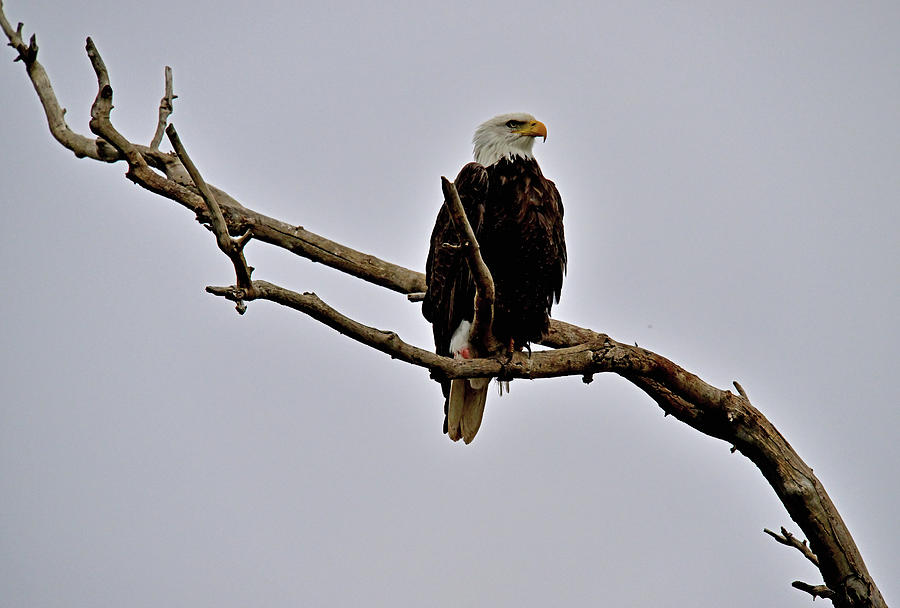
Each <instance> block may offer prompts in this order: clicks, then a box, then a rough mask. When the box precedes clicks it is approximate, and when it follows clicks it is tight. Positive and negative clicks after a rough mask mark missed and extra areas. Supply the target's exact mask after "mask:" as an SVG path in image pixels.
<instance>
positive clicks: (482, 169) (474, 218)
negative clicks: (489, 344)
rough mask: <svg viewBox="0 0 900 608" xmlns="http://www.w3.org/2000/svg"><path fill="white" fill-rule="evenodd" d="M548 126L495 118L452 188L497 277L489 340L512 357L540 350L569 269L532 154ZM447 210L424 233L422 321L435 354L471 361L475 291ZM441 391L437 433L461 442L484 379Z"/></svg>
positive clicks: (558, 207)
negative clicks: (427, 243) (427, 235)
mask: <svg viewBox="0 0 900 608" xmlns="http://www.w3.org/2000/svg"><path fill="white" fill-rule="evenodd" d="M537 137H543V138H544V140H546V139H547V127H546V126H544V124H543V123H542V122H540V121H538V120H536V119H535V118H534V117H533V116H531V115H530V114H523V113H515V114H503V115H500V116H495V117H494V118H491V119H490V120H488V121H486V122H484V123H483V124H482V125H480V126H479V127H478V128H477V129H476V131H475V135H474V137H473V138H472V143H473V144H474V145H475V162H473V163H469V164H467V165H466V166H464V167H463V168H462V170H461V171H460V172H459V175H458V176H457V178H456V182H455V184H456V188H457V191H458V192H459V197H460V200H461V202H462V204H463V208H464V209H465V211H466V216H467V217H468V219H469V223H470V224H471V225H472V229H473V230H474V232H475V238H476V239H477V240H478V243H479V245H480V247H481V254H482V257H483V258H484V261H485V264H487V267H488V268H489V269H490V271H491V275H492V277H493V279H494V288H495V298H494V316H493V326H492V329H493V334H494V336H495V337H496V338H497V340H498V341H499V342H500V343H501V344H503V345H507V344H508V345H509V347H510V352H512V350H513V349H521V348H523V347H524V348H528V349H529V350H530V347H531V343H532V342H539V341H540V340H541V339H542V338H543V336H544V335H545V334H546V332H547V331H548V330H549V327H550V308H551V307H552V306H553V302H554V301H556V302H559V295H560V291H561V289H562V281H563V275H564V274H565V271H566V242H565V236H564V234H563V224H562V219H563V205H562V200H561V199H560V196H559V191H558V190H557V189H556V186H555V185H554V183H553V182H552V181H550V180H548V179H547V178H546V177H544V174H543V173H541V168H540V167H539V166H538V164H537V161H536V160H535V159H534V156H533V154H532V151H531V150H532V146H533V145H534V140H535V138H537ZM458 243H459V237H458V236H457V234H456V230H455V229H454V227H453V223H452V221H451V219H450V214H449V212H448V211H447V209H446V206H441V209H440V211H439V212H438V216H437V221H436V222H435V225H434V230H433V231H432V234H431V247H430V249H429V251H428V260H427V262H426V266H425V281H426V284H427V292H426V294H425V300H424V302H423V306H422V314H423V315H424V316H425V318H426V319H427V320H428V321H429V322H430V323H431V324H432V329H433V332H434V343H435V348H436V352H437V354H439V355H443V356H446V357H451V356H452V357H462V358H471V357H474V356H478V355H479V354H481V353H478V352H477V345H474V344H472V343H471V341H470V339H469V331H470V329H471V322H472V317H473V312H474V298H475V285H474V282H473V281H472V277H471V276H470V274H469V268H468V264H467V262H466V258H465V253H464V252H463V251H462V250H461V249H458V248H453V247H452V246H451V247H447V244H450V245H453V244H458ZM437 379H438V380H439V381H440V382H441V387H442V389H443V392H444V399H445V401H444V413H445V418H444V432H445V433H447V434H448V435H449V436H450V439H452V440H453V441H457V440H458V439H459V438H460V437H462V438H463V440H464V441H465V442H466V443H469V442H471V441H472V439H474V437H475V433H477V432H478V428H479V426H481V419H482V416H483V415H484V403H485V399H486V397H487V390H488V384H489V383H490V378H473V379H468V380H453V381H450V380H447V379H446V378H437Z"/></svg>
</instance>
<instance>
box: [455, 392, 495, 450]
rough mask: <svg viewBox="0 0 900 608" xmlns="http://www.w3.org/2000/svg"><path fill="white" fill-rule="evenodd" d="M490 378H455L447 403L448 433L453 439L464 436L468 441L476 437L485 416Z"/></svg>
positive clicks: (464, 439)
mask: <svg viewBox="0 0 900 608" xmlns="http://www.w3.org/2000/svg"><path fill="white" fill-rule="evenodd" d="M489 385H490V378H472V379H469V380H453V381H452V382H451V383H450V397H449V398H448V403H447V434H448V435H449V436H450V439H452V440H453V441H458V440H459V438H460V437H462V439H463V441H465V442H466V443H471V442H472V440H473V439H475V434H476V433H477V432H478V429H479V427H480V426H481V419H482V417H483V416H484V403H485V400H486V399H487V393H488V386H489Z"/></svg>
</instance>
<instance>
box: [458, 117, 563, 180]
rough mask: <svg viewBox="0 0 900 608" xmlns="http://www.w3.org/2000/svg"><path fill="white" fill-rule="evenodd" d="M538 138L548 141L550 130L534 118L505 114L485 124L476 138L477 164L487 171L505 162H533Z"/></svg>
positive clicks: (477, 132)
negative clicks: (488, 168) (504, 160)
mask: <svg viewBox="0 0 900 608" xmlns="http://www.w3.org/2000/svg"><path fill="white" fill-rule="evenodd" d="M535 137H543V138H544V139H545V140H546V139H547V127H546V126H544V123H542V122H541V121H539V120H537V119H536V118H535V117H534V116H532V115H531V114H525V113H524V112H514V113H512V114H501V115H500V116H494V117H493V118H491V119H490V120H487V121H485V122H483V123H482V124H481V125H480V126H479V127H478V128H477V129H475V135H474V136H473V137H472V143H473V144H475V162H477V163H479V164H482V165H484V166H485V167H487V166H489V165H493V164H494V163H495V162H497V161H498V160H500V159H501V158H510V159H512V158H515V157H517V156H521V157H522V158H527V159H530V158H533V155H532V153H531V147H532V146H533V145H534V138H535Z"/></svg>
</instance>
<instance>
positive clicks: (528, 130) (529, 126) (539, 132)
mask: <svg viewBox="0 0 900 608" xmlns="http://www.w3.org/2000/svg"><path fill="white" fill-rule="evenodd" d="M516 133H518V134H520V135H528V136H529V137H543V138H544V141H547V125H545V124H544V123H542V122H541V121H539V120H533V121H531V122H526V123H525V124H524V125H522V128H521V129H519V130H518V131H516Z"/></svg>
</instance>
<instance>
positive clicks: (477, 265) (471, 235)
mask: <svg viewBox="0 0 900 608" xmlns="http://www.w3.org/2000/svg"><path fill="white" fill-rule="evenodd" d="M441 189H442V190H443V191H444V204H445V205H447V211H449V212H450V219H451V220H452V221H453V226H454V227H455V228H456V232H457V234H458V235H459V243H460V244H459V247H461V248H463V250H464V251H465V253H466V262H467V263H468V265H469V272H471V273H472V278H473V280H474V282H475V312H474V316H473V317H472V329H471V331H470V340H472V341H473V343H474V344H475V345H476V353H478V354H479V356H483V355H484V354H486V353H494V352H497V351H499V350H500V349H499V346H500V345H499V343H498V342H497V340H496V339H495V338H494V334H493V332H492V331H491V324H492V323H493V320H494V279H493V278H492V277H491V271H490V270H489V269H488V267H487V264H485V263H484V259H483V258H482V257H481V247H479V245H478V239H476V238H475V231H474V230H472V225H471V224H470V223H469V218H468V217H466V210H465V209H464V208H463V204H462V201H460V200H459V193H458V192H457V191H456V185H455V184H454V183H453V182H451V181H450V180H449V179H447V178H446V177H443V176H441Z"/></svg>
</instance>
